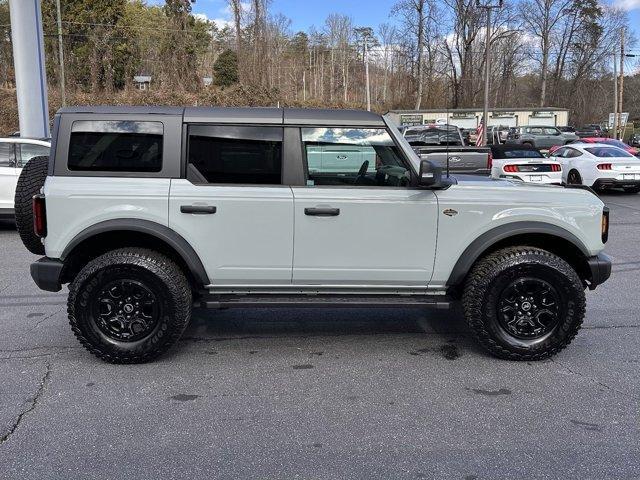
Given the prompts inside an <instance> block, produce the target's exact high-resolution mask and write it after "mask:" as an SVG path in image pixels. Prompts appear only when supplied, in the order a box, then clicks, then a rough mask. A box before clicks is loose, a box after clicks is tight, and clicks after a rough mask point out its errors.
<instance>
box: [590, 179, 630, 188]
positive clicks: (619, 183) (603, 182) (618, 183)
mask: <svg viewBox="0 0 640 480" xmlns="http://www.w3.org/2000/svg"><path fill="white" fill-rule="evenodd" d="M612 187H618V188H622V187H640V180H618V179H617V178H599V179H598V180H596V181H595V182H594V183H593V188H595V189H598V188H612Z"/></svg>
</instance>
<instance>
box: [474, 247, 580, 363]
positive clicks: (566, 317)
mask: <svg viewBox="0 0 640 480" xmlns="http://www.w3.org/2000/svg"><path fill="white" fill-rule="evenodd" d="M525 277H526V278H538V279H540V280H543V281H544V282H548V283H549V284H551V285H552V286H553V287H554V288H555V289H556V290H557V292H558V293H559V296H560V300H561V301H560V302H559V303H560V306H561V312H562V315H559V316H558V317H559V319H558V323H557V325H556V327H555V328H554V329H553V330H552V331H550V332H549V333H548V334H546V335H545V336H542V337H541V338H539V339H535V340H529V339H525V340H523V339H522V338H517V337H515V336H513V335H511V334H510V333H509V332H508V331H507V330H506V329H505V328H504V327H503V326H502V324H501V322H500V321H499V316H498V305H499V298H500V296H501V294H502V292H503V291H504V289H505V288H507V287H506V285H507V284H508V283H509V282H513V281H515V280H517V279H519V278H525ZM462 305H463V309H464V314H465V317H466V319H467V322H468V324H469V327H470V328H471V330H472V332H473V333H474V335H475V337H476V338H477V340H478V342H479V343H480V345H482V347H484V348H485V349H486V350H487V351H489V352H490V353H491V354H493V355H494V356H496V357H499V358H503V359H507V360H521V361H523V360H542V359H544V358H547V357H550V356H552V355H555V354H556V353H558V352H559V351H560V350H562V349H563V348H565V347H566V346H567V345H569V343H571V341H572V340H573V339H574V337H575V336H576V334H577V333H578V330H580V327H581V326H582V322H583V319H584V315H585V306H586V300H585V292H584V286H583V283H582V281H581V280H580V278H579V277H578V274H577V273H576V272H575V270H574V269H573V268H572V267H571V266H570V265H569V264H568V263H567V262H566V261H564V260H563V259H561V258H560V257H558V256H556V255H554V254H552V253H550V252H547V251H546V250H542V249H539V248H533V247H510V248H505V249H503V250H499V251H496V252H494V253H492V254H489V255H488V256H486V257H484V258H482V259H481V260H479V261H478V262H477V263H476V265H475V266H474V267H473V269H472V270H471V272H470V274H469V276H468V278H467V280H466V282H465V286H464V292H463V297H462Z"/></svg>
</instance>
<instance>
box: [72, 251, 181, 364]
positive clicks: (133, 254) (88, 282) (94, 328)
mask: <svg viewBox="0 0 640 480" xmlns="http://www.w3.org/2000/svg"><path fill="white" fill-rule="evenodd" d="M122 279H132V280H134V281H137V282H140V283H141V284H142V285H144V286H145V287H146V288H148V289H149V290H150V291H152V292H153V293H154V294H155V297H156V298H157V299H159V301H158V304H159V305H160V310H159V311H160V312H161V315H159V318H158V320H157V323H156V325H155V327H153V330H152V331H151V332H149V334H148V335H147V336H145V337H144V338H142V339H139V340H136V341H131V342H127V341H118V340H117V339H114V338H112V337H110V336H108V335H107V334H105V333H104V332H103V331H102V330H101V328H100V327H99V326H98V321H99V320H98V319H97V318H96V316H95V315H94V314H93V312H94V310H93V308H92V305H93V302H95V301H97V297H98V295H99V292H100V291H101V288H104V287H105V286H106V285H108V284H109V282H113V281H119V280H122ZM191 307H192V292H191V288H190V285H189V282H188V281H187V279H186V277H185V274H184V273H183V272H182V270H181V269H180V267H178V266H177V265H176V264H175V263H174V262H173V261H172V260H170V259H169V258H167V257H165V256H164V255H161V254H159V253H157V252H154V251H151V250H146V249H140V248H124V249H119V250H113V251H111V252H107V253H105V254H104V255H102V256H100V257H98V258H96V259H95V260H93V261H91V262H89V263H88V264H87V265H86V266H85V267H84V268H83V269H82V270H81V271H80V273H79V274H78V275H77V277H76V278H75V280H74V281H73V283H72V284H71V285H70V286H69V299H68V303H67V312H68V314H69V323H70V324H71V329H72V330H73V333H74V334H75V336H76V337H77V338H78V340H79V341H80V343H81V344H82V345H83V346H84V347H85V348H86V349H87V350H89V352H91V353H92V354H94V355H95V356H96V357H98V358H100V359H102V360H104V361H106V362H110V363H144V362H148V361H150V360H153V359H155V358H157V357H158V356H159V355H161V354H163V353H164V352H166V351H167V350H168V349H169V348H170V347H171V346H172V345H173V344H175V343H176V342H177V341H178V339H179V338H180V336H181V335H182V333H183V332H184V330H185V328H186V327H187V325H188V324H189V320H190V319H191Z"/></svg>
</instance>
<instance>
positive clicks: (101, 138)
mask: <svg viewBox="0 0 640 480" xmlns="http://www.w3.org/2000/svg"><path fill="white" fill-rule="evenodd" d="M163 133H164V132H163V124H162V123H161V122H141V121H128V120H114V121H93V120H79V121H76V122H73V125H72V127H71V138H70V140H69V161H68V168H69V170H72V171H101V172H159V171H161V170H162V147H163Z"/></svg>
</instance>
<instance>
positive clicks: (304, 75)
mask: <svg viewBox="0 0 640 480" xmlns="http://www.w3.org/2000/svg"><path fill="white" fill-rule="evenodd" d="M302 100H303V101H305V102H306V101H307V71H306V70H302Z"/></svg>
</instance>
